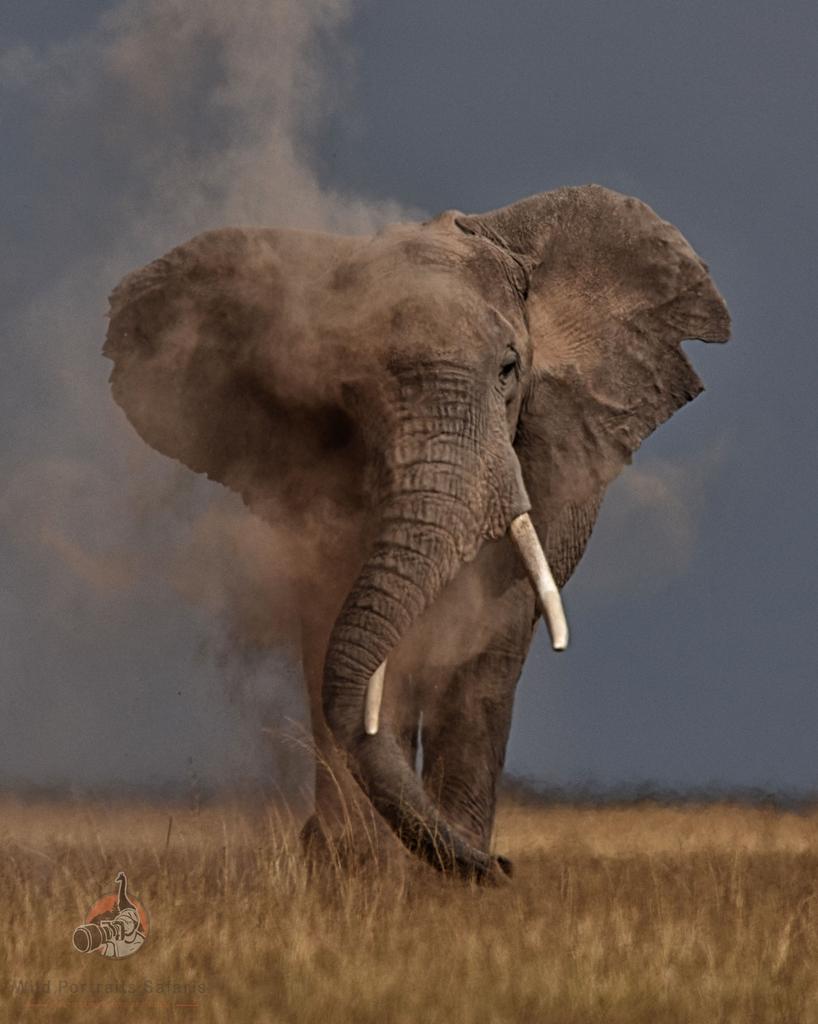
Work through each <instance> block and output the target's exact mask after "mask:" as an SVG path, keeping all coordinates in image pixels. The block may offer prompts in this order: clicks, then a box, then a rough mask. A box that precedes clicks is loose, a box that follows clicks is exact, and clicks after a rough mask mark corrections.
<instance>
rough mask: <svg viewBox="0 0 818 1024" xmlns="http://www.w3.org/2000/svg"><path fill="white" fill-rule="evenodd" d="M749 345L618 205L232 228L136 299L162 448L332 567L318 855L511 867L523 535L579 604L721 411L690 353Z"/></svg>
mask: <svg viewBox="0 0 818 1024" xmlns="http://www.w3.org/2000/svg"><path fill="white" fill-rule="evenodd" d="M729 330H730V321H729V316H728V313H727V310H726V308H725V305H724V302H723V300H722V298H721V297H720V295H719V294H718V292H717V291H716V288H715V286H714V285H713V282H712V281H711V279H710V277H709V276H708V271H707V267H706V266H705V265H704V263H702V261H701V260H700V259H699V258H698V257H697V256H696V254H695V253H694V252H693V250H692V249H691V248H690V246H689V245H688V243H687V242H686V241H685V239H684V238H683V237H682V235H681V234H680V233H679V232H678V231H677V230H676V229H675V228H674V227H673V226H672V225H670V224H668V223H666V222H664V221H662V220H660V219H659V218H658V217H657V216H656V215H655V214H654V213H653V211H652V210H650V209H649V208H648V207H647V206H645V205H644V204H643V203H641V202H639V201H638V200H636V199H632V198H628V197H625V196H622V195H619V194H618V193H615V192H611V191H608V190H607V189H603V188H600V187H598V186H587V187H583V188H566V189H559V190H557V191H554V192H546V193H543V194H541V195H538V196H533V197H531V198H529V199H525V200H522V201H520V202H518V203H515V204H513V205H511V206H508V207H505V208H504V209H500V210H497V211H494V212H493V213H488V214H484V215H476V216H470V215H469V216H467V215H463V214H461V213H458V212H456V211H447V212H446V213H443V214H441V215H440V216H438V217H436V218H435V219H434V220H431V221H427V222H425V223H423V224H403V225H398V226H395V227H392V228H389V229H387V230H385V231H383V232H381V233H380V234H378V235H376V236H373V237H366V238H358V237H354V238H352V237H338V236H330V235H319V234H307V233H301V232H292V231H276V230H250V229H225V230H221V231H213V232H208V233H206V234H203V235H200V236H198V237H197V238H194V239H193V240H192V241H190V242H188V243H186V244H185V245H183V246H181V247H179V248H178V249H175V250H173V252H171V253H169V254H168V255H167V256H165V257H164V258H163V259H160V260H157V261H156V262H154V263H152V264H150V265H149V266H148V267H146V268H144V269H143V270H140V271H137V272H136V273H134V274H131V275H130V276H128V277H127V278H125V280H124V281H123V282H122V283H121V284H120V285H119V287H118V288H117V289H116V291H115V292H114V294H113V296H112V299H111V324H110V329H109V331H108V338H107V342H106V346H105V354H106V355H107V356H108V357H109V358H111V359H112V360H113V361H114V364H115V365H114V370H113V372H112V375H111V382H112V387H113V393H114V396H115V398H116V400H117V402H119V404H120V405H121V406H122V407H123V409H124V410H125V412H126V413H127V415H128V417H129V419H130V420H131V422H132V423H133V425H134V426H135V428H136V429H137V430H138V431H139V433H140V434H141V435H142V437H143V438H144V439H145V440H146V441H147V442H148V443H149V444H151V445H153V446H154V447H155V448H157V449H158V450H159V451H161V452H163V453H165V454H166V455H169V456H172V457H173V458H176V459H179V460H181V461H182V462H184V463H185V464H186V465H187V466H189V467H191V468H192V469H194V470H196V471H198V472H204V473H207V474H208V476H210V477H211V478H213V479H215V480H219V481H221V482H222V483H224V484H226V485H227V486H228V487H231V488H233V489H234V490H236V491H238V492H239V493H240V494H241V495H242V497H243V498H244V500H245V501H246V503H247V504H248V505H249V507H250V508H251V509H253V510H255V511H256V512H258V513H259V514H261V515H262V516H264V517H265V518H267V519H268V521H270V522H271V523H273V524H281V523H286V524H290V525H293V524H295V526H296V527H299V526H300V527H301V528H303V531H304V533H305V536H307V537H309V538H310V544H311V545H312V549H311V550H314V552H315V555H316V557H315V558H312V559H310V568H309V570H307V569H306V568H305V569H304V571H302V572H300V573H296V574H295V592H296V594H297V598H296V601H297V604H298V614H299V616H300V622H301V638H302V644H303V657H304V668H305V676H306V681H307V686H308V690H309V695H310V707H311V713H312V721H313V731H314V735H315V741H316V747H317V751H318V760H319V765H318V769H317V777H316V815H315V817H314V818H313V819H312V820H311V822H310V823H308V826H307V829H306V830H305V834H306V835H307V836H311V837H312V838H313V839H314V838H315V837H318V836H321V837H324V838H325V839H326V838H328V837H329V838H337V837H338V836H340V835H341V833H342V832H343V831H344V830H345V829H346V831H347V833H349V831H350V829H351V831H352V833H353V839H354V838H355V833H356V832H357V833H358V835H359V836H363V837H364V844H365V843H366V842H368V839H367V838H366V827H365V826H366V825H367V823H368V822H372V821H377V822H381V824H382V822H383V821H385V822H386V823H388V825H389V827H390V828H391V830H392V832H394V834H395V835H397V836H398V837H399V839H400V840H401V841H402V842H403V844H404V845H405V846H406V847H407V848H408V849H410V850H411V851H413V852H414V853H416V854H418V855H419V856H421V857H422V858H424V859H425V860H427V861H428V862H430V863H432V864H433V865H435V866H436V867H438V868H439V869H441V870H443V871H449V872H454V873H458V874H462V875H467V876H468V875H471V876H476V877H478V878H486V877H488V878H490V877H494V876H496V875H497V874H499V872H500V871H502V870H504V869H505V866H506V865H505V862H504V860H503V859H502V858H497V857H493V856H492V855H491V854H490V851H489V842H490V835H491V829H492V822H493V815H494V807H495V792H496V784H497V779H498V775H499V773H500V771H501V768H502V765H503V759H504V755H505V748H506V741H507V737H508V732H509V726H510V721H511V711H512V703H513V698H514V690H515V686H516V683H517V679H518V677H519V675H520V672H521V669H522V665H523V662H524V660H525V657H526V654H527V651H528V648H529V644H530V641H531V637H532V632H533V629H534V626H535V624H536V621H537V617H538V616H537V610H536V608H535V600H534V594H533V591H532V588H531V585H530V583H529V581H528V579H527V578H526V576H525V574H524V572H523V570H522V567H521V565H520V562H519V559H518V557H517V555H516V552H515V550H514V549H513V548H512V546H511V544H510V542H509V540H508V537H507V531H508V529H509V524H510V523H511V522H512V520H513V519H514V518H515V517H517V516H518V515H519V514H520V513H522V512H525V511H528V510H529V509H530V512H531V516H532V519H533V521H534V524H535V526H536V529H537V532H538V534H539V537H540V538H541V540H542V541H543V546H544V548H545V552H546V554H547V556H548V560H549V562H550V565H551V568H552V570H553V572H554V576H555V577H556V580H557V583H558V585H559V586H560V587H561V586H562V585H563V584H564V583H565V581H566V580H567V579H568V578H569V577H570V575H571V573H572V572H573V570H574V568H575V566H576V564H577V562H578V560H579V558H580V557H581V555H582V552H583V550H584V548H585V545H586V543H587V541H588V538H589V536H590V533H591V530H592V528H593V525H594V521H595V519H596V516H597V512H598V509H599V503H600V501H601V498H602V495H603V493H604V490H605V488H606V486H607V485H608V483H609V482H610V481H611V480H612V479H613V478H614V477H615V476H616V475H617V473H618V472H619V470H620V469H621V467H622V466H623V465H624V464H625V463H627V462H628V461H629V459H630V456H631V453H632V452H633V451H634V450H635V449H636V448H638V446H639V444H640V443H641V442H642V440H643V439H644V438H645V437H647V436H648V434H650V433H651V432H652V431H653V430H654V429H655V428H656V427H657V426H658V425H659V424H660V423H662V422H664V421H665V420H666V419H668V417H670V416H671V415H672V414H673V413H674V412H675V411H676V410H677V409H679V408H680V407H681V406H682V405H684V404H685V402H687V401H688V400H690V399H691V398H693V397H695V395H697V394H698V393H699V391H700V390H701V384H700V382H699V380H698V378H697V376H696V374H695V373H694V372H693V370H692V368H691V367H690V364H689V363H688V361H687V359H686V358H685V356H684V355H683V354H682V352H681V351H680V348H679V343H680V342H681V341H682V340H683V339H685V338H698V339H701V340H704V341H725V340H726V339H727V338H728V335H729ZM285 561H286V559H283V562H282V564H284V562H285ZM316 567H319V568H318V569H316ZM291 575H292V573H291ZM387 657H388V666H389V668H388V673H387V676H386V680H385V696H384V705H383V709H382V714H381V720H380V729H379V731H378V733H377V735H373V736H370V735H366V734H365V732H364V700H365V691H366V686H367V682H368V680H369V678H370V676H371V675H372V673H373V672H374V671H375V670H376V669H377V668H378V666H379V665H380V664H381V662H382V661H383V660H384V659H386V658H387ZM421 713H422V744H423V754H424V756H423V766H422V773H421V774H420V775H418V774H417V773H416V772H415V768H414V763H415V759H416V751H417V744H418V732H419V722H420V721H421ZM353 778H354V780H355V781H354V782H353V781H352V779H353ZM362 794H365V797H364V796H363V795H362ZM373 807H374V809H375V810H376V811H377V814H373V812H372V808H373Z"/></svg>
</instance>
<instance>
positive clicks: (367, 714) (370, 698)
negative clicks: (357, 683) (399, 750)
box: [364, 661, 386, 736]
mask: <svg viewBox="0 0 818 1024" xmlns="http://www.w3.org/2000/svg"><path fill="white" fill-rule="evenodd" d="M385 675H386V662H385V661H382V662H381V663H380V665H378V667H377V668H376V669H375V671H374V672H373V673H372V675H371V676H370V677H369V682H368V683H367V684H366V703H365V704H364V730H365V732H366V734H367V736H375V735H377V732H378V725H379V719H380V716H381V701H382V700H383V680H384V676H385Z"/></svg>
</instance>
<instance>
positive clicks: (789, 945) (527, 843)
mask: <svg viewBox="0 0 818 1024" xmlns="http://www.w3.org/2000/svg"><path fill="white" fill-rule="evenodd" d="M170 813H172V814H173V831H172V835H171V839H170V843H169V847H168V849H167V853H166V851H165V843H166V835H167V825H168V816H169V814H170ZM497 846H498V848H499V849H502V850H503V851H507V852H509V853H510V854H511V855H512V856H514V857H515V858H516V868H517V873H516V877H515V879H514V881H513V883H511V884H510V885H509V886H507V887H505V888H503V889H498V890H484V889H483V890H481V889H476V888H471V887H467V886H463V885H459V884H454V883H450V882H446V881H445V880H442V879H440V878H438V877H437V876H435V875H433V874H432V873H431V872H429V871H426V870H424V869H419V870H418V871H415V872H411V873H410V874H409V875H408V876H406V877H404V878H402V879H400V880H395V879H390V880H387V881H380V882H377V881H374V880H373V879H365V878H358V879H341V878H337V877H336V878H331V877H327V878H325V879H323V880H322V883H321V885H316V884H315V883H314V882H313V883H311V882H310V880H309V879H308V878H307V876H306V872H305V870H304V867H303V865H302V863H301V861H300V859H299V857H298V856H297V844H296V842H295V830H294V827H293V825H292V822H288V821H287V820H286V819H284V818H282V817H280V816H279V815H278V814H276V813H275V812H274V811H271V810H267V811H264V812H259V811H258V810H256V811H253V810H251V809H248V808H243V807H241V806H238V805H233V806H227V807H218V808H216V807H213V808H204V809H202V810H201V811H199V812H191V811H187V810H183V809H179V808H175V809H172V810H169V809H167V808H164V809H163V808H156V807H151V806H143V805H133V804H132V805H127V806H125V805H109V806H106V805H103V804H91V803H79V804H77V803H75V804H58V803H53V804H52V803H49V804H44V803H40V804H31V805H23V804H20V803H15V802H13V801H10V800H5V801H3V802H0V858H1V859H0V894H2V903H1V904H0V905H2V907H3V909H4V913H3V929H2V935H0V973H2V985H3V992H2V998H1V1000H0V1007H2V1013H3V1014H4V1019H7V1020H10V1021H15V1022H16V1021H22V1020H29V1019H31V1020H35V1019H41V1020H49V1021H50V1020H59V1021H75V1020H76V1021H80V1020H81V1021H83V1022H87V1021H89V1020H90V1021H93V1020H107V1019H114V1018H115V1017H117V1018H120V1019H121V1018H122V1017H125V1016H127V1019H128V1020H129V1021H132V1022H142V1021H157V1020H177V1019H178V1020H205V1021H218V1022H242V1024H243V1022H255V1021H259V1022H260V1021H316V1022H320V1024H332V1022H336V1021H350V1022H356V1024H357V1022H360V1024H365V1022H368V1021H378V1022H386V1024H393V1022H394V1024H399V1022H404V1021H405V1022H412V1024H415V1022H424V1024H433V1022H436V1021H445V1022H447V1024H457V1022H460V1021H463V1022H469V1024H471V1022H481V1021H486V1022H489V1021H490V1022H492V1024H501V1022H506V1021H508V1022H514V1024H518V1022H537V1021H554V1022H558V1024H572V1022H582V1024H587V1022H592V1021H605V1022H606V1024H617V1022H623V1024H624V1022H627V1024H639V1022H642V1021H645V1022H648V1021H650V1022H651V1024H656V1022H662V1021H674V1022H675V1021H690V1022H696V1024H714V1022H721V1021H725V1022H726V1021H736V1022H741V1024H745V1022H757V1021H759V1022H766V1021H770V1022H772V1021H777V1022H782V1024H783V1022H787V1024H790V1022H792V1024H809V1022H812V1021H815V1022H818V812H815V811H813V812H810V813H805V814H794V813H785V812H781V811H774V810H772V809H751V808H746V807H745V808H742V807H735V806H729V805H725V806H707V807H692V806H686V807H661V806H657V805H650V804H642V805H637V806H631V807H624V808H600V809H592V808H582V807H570V806H556V807H550V808H549V807H541V808H537V807H535V808H531V807H521V806H514V805H509V806H506V807H504V808H503V810H502V813H501V815H500V820H499V824H498V841H497ZM120 868H123V869H125V870H127V871H128V873H129V876H130V878H131V882H132V887H133V891H134V893H135V894H136V895H137V896H138V897H139V898H140V899H141V900H142V901H143V902H144V904H145V906H146V907H147V909H148V912H149V914H150V915H151V927H152V931H151V935H150V938H149V940H148V943H147V944H146V945H145V947H144V948H143V949H142V950H140V951H139V952H138V953H137V954H136V955H135V956H134V957H132V958H131V959H129V960H125V961H117V962H114V961H106V960H104V959H103V958H101V957H98V956H97V955H95V954H89V955H85V956H83V955H81V954H79V953H76V952H74V951H73V950H72V948H71V934H72V931H73V928H74V927H75V925H77V924H78V923H80V921H81V920H82V919H83V916H84V914H85V911H86V910H87V908H88V906H89V905H90V903H91V902H92V901H93V900H94V899H95V898H96V897H97V896H99V895H101V894H102V893H103V892H105V891H110V890H111V889H112V888H113V886H112V884H111V883H112V879H113V876H114V875H115V873H116V872H117V871H118V870H119V869H120ZM20 982H27V983H29V985H30V984H31V983H35V982H39V983H40V985H41V986H43V985H44V984H45V983H46V982H50V992H43V991H40V992H39V993H36V992H34V991H32V990H31V988H29V990H28V991H21V990H20V989H19V983H20ZM174 985H175V986H177V990H176V991H173V988H172V986H174ZM61 986H62V988H61ZM66 986H67V987H66ZM83 986H84V989H83ZM106 986H109V987H111V986H115V987H114V988H113V990H111V991H107V992H106ZM148 989H150V990H148ZM100 1004H103V1005H100ZM183 1004H188V1005H183ZM190 1004H195V1005H190Z"/></svg>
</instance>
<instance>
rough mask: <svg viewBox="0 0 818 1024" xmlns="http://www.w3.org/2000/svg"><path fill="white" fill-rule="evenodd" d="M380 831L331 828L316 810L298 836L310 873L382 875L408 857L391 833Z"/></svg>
mask: <svg viewBox="0 0 818 1024" xmlns="http://www.w3.org/2000/svg"><path fill="white" fill-rule="evenodd" d="M381 831H382V830H381V829H378V828H376V827H366V828H361V829H356V830H353V829H350V828H348V827H347V828H342V829H332V828H330V827H328V826H327V825H326V824H325V823H324V822H322V820H321V818H320V817H319V816H318V815H317V814H312V815H310V817H309V818H308V819H307V820H306V822H305V823H304V826H303V827H302V829H301V834H300V837H299V838H300V841H301V849H302V851H303V853H304V857H305V859H306V863H307V869H308V871H309V873H310V874H311V875H315V874H317V873H325V872H326V871H327V870H331V871H337V872H341V873H342V874H345V875H360V874H367V873H369V872H373V873H377V874H378V875H380V876H383V875H384V874H386V873H388V872H389V870H390V869H392V868H394V867H395V865H396V862H397V861H401V862H403V861H404V860H405V859H406V858H405V854H404V851H403V849H402V847H400V846H399V845H398V843H397V842H396V841H395V840H394V839H393V837H392V836H391V834H386V835H382V834H381Z"/></svg>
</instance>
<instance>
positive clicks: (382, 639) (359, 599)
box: [323, 490, 493, 875]
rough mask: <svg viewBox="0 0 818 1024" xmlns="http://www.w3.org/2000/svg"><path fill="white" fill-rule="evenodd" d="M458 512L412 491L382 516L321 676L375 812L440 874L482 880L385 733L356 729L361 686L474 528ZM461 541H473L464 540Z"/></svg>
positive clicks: (474, 853)
mask: <svg viewBox="0 0 818 1024" xmlns="http://www.w3.org/2000/svg"><path fill="white" fill-rule="evenodd" d="M471 520H472V516H471V514H470V512H469V510H468V507H467V506H466V505H465V503H463V502H461V501H458V500H457V499H455V498H453V497H450V496H446V495H441V494H439V493H435V492H430V491H428V490H420V491H414V492H409V493H404V494H401V495H399V496H398V497H397V499H396V500H394V501H393V502H392V503H390V504H389V505H388V506H387V507H386V509H385V510H384V513H383V520H382V522H383V526H382V532H381V535H380V537H379V538H378V540H377V541H376V542H375V544H374V546H373V548H372V550H371V553H370V556H369V559H368V561H367V563H366V564H365V566H364V567H363V569H362V571H361V573H360V575H359V577H358V580H357V581H356V583H355V585H354V587H353V589H352V591H351V592H350V594H349V596H348V597H347V600H346V603H345V605H344V608H343V609H342V611H341V614H340V616H339V618H338V620H337V622H336V624H335V627H334V629H333V632H332V635H331V637H330V643H329V647H328V651H327V657H326V661H325V668H324V693H323V696H324V714H325V717H326V719H327V723H328V724H329V726H330V728H331V729H332V731H333V734H334V735H335V738H336V740H337V742H338V743H339V745H340V746H341V747H342V749H344V750H345V751H347V753H348V755H349V757H350V768H351V769H352V771H353V774H354V775H355V777H356V779H357V780H358V782H359V784H360V785H361V787H362V788H363V789H364V791H365V792H366V794H367V796H368V797H369V799H370V800H371V801H372V803H373V805H374V806H375V808H376V809H377V810H378V811H379V813H380V814H381V815H382V816H383V817H384V818H385V819H386V821H387V822H388V823H389V824H390V825H391V827H392V828H393V830H394V831H395V833H396V834H397V836H398V838H399V839H400V840H401V841H402V842H403V843H404V845H405V846H406V847H407V848H408V849H410V850H411V851H412V852H414V853H417V854H418V855H420V856H421V857H423V858H424V859H425V860H427V861H429V862H430V863H432V864H434V865H435V866H436V867H438V868H440V869H441V870H445V871H455V872H458V873H464V874H469V873H474V874H477V875H485V874H487V873H489V872H490V871H492V870H493V860H492V859H491V858H490V857H489V856H488V855H487V854H486V853H484V852H482V851H480V850H477V849H476V848H474V847H472V846H471V845H469V844H468V843H467V842H466V841H465V840H464V839H462V838H461V837H460V836H459V835H458V834H457V833H456V832H455V831H454V830H453V829H451V828H450V827H449V826H448V825H447V824H446V822H445V821H444V820H443V819H442V817H441V815H440V814H439V812H438V810H437V809H436V807H435V806H434V804H433V803H432V801H431V800H430V799H429V797H428V796H427V795H426V793H425V792H424V790H423V787H422V784H421V781H420V779H419V778H418V777H417V775H416V774H415V773H414V772H413V771H412V769H411V767H410V765H409V764H408V763H407V761H406V759H405V757H404V756H403V754H402V752H401V750H400V748H399V745H398V742H397V739H396V738H395V736H394V734H393V732H392V730H391V728H390V727H389V726H388V724H386V723H384V725H383V727H382V728H381V729H380V730H379V731H378V732H377V734H376V735H368V734H367V732H366V731H365V729H364V706H365V701H366V693H367V685H368V683H369V681H370V678H371V677H372V675H373V673H375V672H376V670H377V669H378V668H379V666H381V665H382V664H383V662H384V661H385V660H386V658H387V657H388V655H389V654H390V653H391V652H392V651H393V650H394V648H395V647H396V646H397V645H398V643H399V642H400V640H401V638H402V636H404V635H405V633H406V632H407V631H408V629H409V628H410V626H411V625H412V623H413V622H414V621H415V619H417V617H418V616H419V615H420V614H421V613H422V612H423V610H424V608H426V606H427V605H428V604H429V603H430V602H431V601H432V600H434V598H435V596H436V595H437V594H438V593H439V592H440V590H441V589H442V588H443V587H444V586H445V584H446V583H447V582H448V581H449V580H450V579H451V578H452V576H453V575H454V574H455V572H456V571H457V569H458V567H459V566H460V564H461V562H462V560H463V554H464V550H467V542H466V536H467V534H476V526H475V524H474V523H473V522H471ZM469 539H470V540H471V539H472V538H469Z"/></svg>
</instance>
